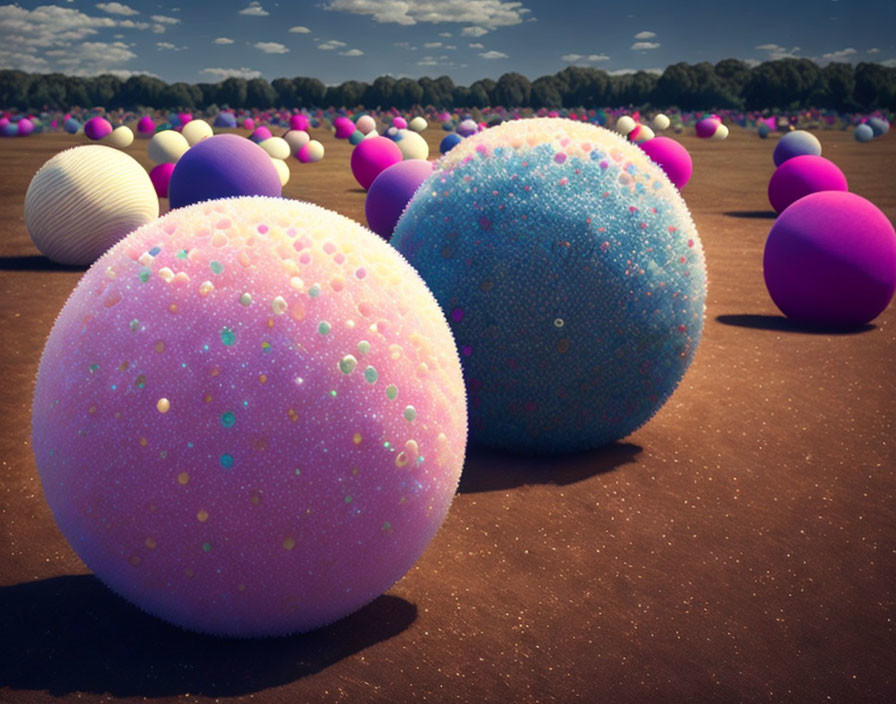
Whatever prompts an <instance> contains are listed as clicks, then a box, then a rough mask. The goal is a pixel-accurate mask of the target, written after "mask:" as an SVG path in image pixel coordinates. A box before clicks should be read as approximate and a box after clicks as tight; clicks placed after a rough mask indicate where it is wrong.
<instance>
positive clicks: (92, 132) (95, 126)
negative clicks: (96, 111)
mask: <svg viewBox="0 0 896 704" xmlns="http://www.w3.org/2000/svg"><path fill="white" fill-rule="evenodd" d="M111 133H112V123H111V122H109V121H108V120H107V119H106V118H105V117H100V116H99V115H97V116H96V117H91V118H90V119H89V120H88V121H87V122H85V123H84V135H85V136H86V137H87V139H91V140H93V141H94V142H96V141H97V140H100V139H102V138H103V137H105V136H106V135H107V134H111Z"/></svg>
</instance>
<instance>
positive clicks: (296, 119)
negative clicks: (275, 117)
mask: <svg viewBox="0 0 896 704" xmlns="http://www.w3.org/2000/svg"><path fill="white" fill-rule="evenodd" d="M308 127H309V125H308V116H307V115H301V114H299V115H293V116H292V117H290V118H289V129H291V130H299V131H301V132H307V131H308Z"/></svg>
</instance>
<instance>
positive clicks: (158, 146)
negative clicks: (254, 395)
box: [146, 130, 190, 164]
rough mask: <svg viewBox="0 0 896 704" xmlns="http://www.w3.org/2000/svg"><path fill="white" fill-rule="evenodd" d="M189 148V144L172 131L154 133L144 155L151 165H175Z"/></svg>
mask: <svg viewBox="0 0 896 704" xmlns="http://www.w3.org/2000/svg"><path fill="white" fill-rule="evenodd" d="M189 148H190V143H189V142H188V141H187V140H186V138H185V137H184V136H183V135H182V134H181V133H180V132H175V131H174V130H164V131H162V132H156V133H155V134H154V135H153V136H152V139H151V140H149V144H148V145H147V146H146V155H147V156H148V157H149V160H150V161H151V162H152V163H153V164H176V163H177V160H178V159H180V157H181V156H182V155H183V153H184V152H185V151H187V149H189Z"/></svg>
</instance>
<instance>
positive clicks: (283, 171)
mask: <svg viewBox="0 0 896 704" xmlns="http://www.w3.org/2000/svg"><path fill="white" fill-rule="evenodd" d="M265 141H267V140H265ZM271 163H273V164H274V168H275V169H277V175H278V176H279V177H280V187H281V188H283V186H285V185H286V184H287V183H289V165H288V164H287V163H286V162H285V161H283V159H277V158H275V157H271Z"/></svg>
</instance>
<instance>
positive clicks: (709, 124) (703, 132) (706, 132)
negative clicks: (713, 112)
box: [694, 117, 722, 139]
mask: <svg viewBox="0 0 896 704" xmlns="http://www.w3.org/2000/svg"><path fill="white" fill-rule="evenodd" d="M721 124H722V123H721V121H720V120H719V118H717V117H704V118H703V119H702V120H698V121H697V124H695V125H694V130H695V131H696V133H697V136H698V137H699V138H700V139H709V138H710V137H712V136H713V135H714V134H715V133H716V131H717V130H718V129H719V126H720V125H721Z"/></svg>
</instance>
